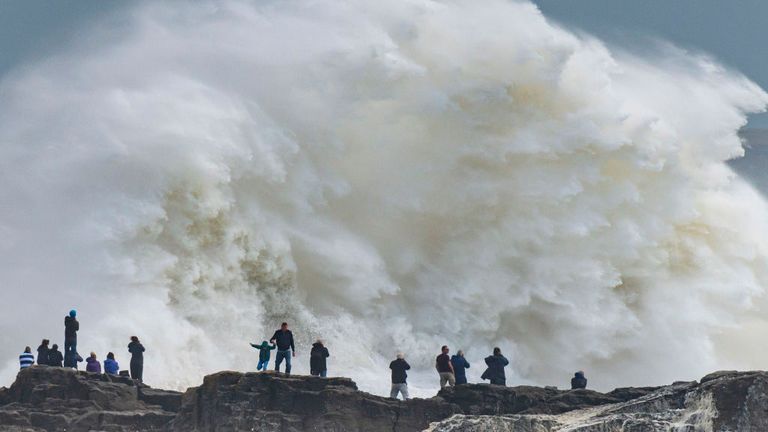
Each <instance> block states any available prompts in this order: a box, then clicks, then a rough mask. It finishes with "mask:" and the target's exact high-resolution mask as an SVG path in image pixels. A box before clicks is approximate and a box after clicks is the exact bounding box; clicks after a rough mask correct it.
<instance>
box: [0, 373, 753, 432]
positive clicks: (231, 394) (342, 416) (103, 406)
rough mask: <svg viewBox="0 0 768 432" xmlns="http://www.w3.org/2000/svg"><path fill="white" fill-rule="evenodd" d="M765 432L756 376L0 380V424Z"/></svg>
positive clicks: (58, 376)
mask: <svg viewBox="0 0 768 432" xmlns="http://www.w3.org/2000/svg"><path fill="white" fill-rule="evenodd" d="M425 429H428V430H430V431H433V432H449V431H451V432H452V431H469V432H471V431H476V432H481V431H483V432H485V431H494V432H503V431H515V432H556V431H562V432H565V431H569V432H597V431H600V432H619V431H621V432H653V431H668V430H674V431H684V432H697V431H702V432H703V431H713V432H718V431H768V374H767V373H765V372H718V373H715V374H711V375H708V376H706V377H704V378H702V380H701V382H682V383H675V384H673V385H670V386H665V387H649V388H624V389H617V390H614V391H612V392H610V393H598V392H594V391H590V390H575V391H563V390H557V389H554V388H539V387H530V386H520V387H497V386H491V385H487V384H470V385H466V386H459V387H456V388H448V389H444V390H442V391H440V393H439V394H438V395H437V396H435V397H433V398H430V399H413V400H410V401H407V402H403V401H397V400H392V399H387V398H383V397H379V396H374V395H371V394H368V393H365V392H361V391H359V390H358V389H357V386H356V385H355V383H354V382H352V381H351V380H349V379H347V378H318V377H306V376H285V375H279V374H274V373H247V374H242V373H236V372H220V373H217V374H214V375H210V376H207V377H205V379H204V381H203V384H202V385H201V386H199V387H193V388H190V389H189V390H187V391H186V392H185V393H184V394H181V393H177V392H170V391H164V390H158V389H152V388H150V387H147V386H144V385H141V384H136V383H134V382H133V381H132V380H130V379H128V378H120V377H112V376H108V375H101V374H90V373H85V372H76V371H72V370H68V369H61V368H48V367H33V368H30V369H27V370H24V371H22V372H20V373H19V375H18V377H17V379H16V382H15V383H14V384H13V385H12V386H11V387H10V388H8V389H0V431H6V432H11V431H13V432H16V431H65V430H66V431H87V430H99V431H114V432H122V431H164V432H173V431H242V430H247V431H277V432H300V431H339V432H342V431H366V432H369V431H372V432H376V431H387V432H390V431H420V430H425Z"/></svg>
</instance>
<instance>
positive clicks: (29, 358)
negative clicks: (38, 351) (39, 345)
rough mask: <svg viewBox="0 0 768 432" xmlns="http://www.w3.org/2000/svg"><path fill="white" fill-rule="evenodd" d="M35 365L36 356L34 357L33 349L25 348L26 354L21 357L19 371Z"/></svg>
mask: <svg viewBox="0 0 768 432" xmlns="http://www.w3.org/2000/svg"><path fill="white" fill-rule="evenodd" d="M33 364H35V356H34V355H32V348H30V347H26V348H24V352H23V353H21V355H20V356H19V370H22V369H26V368H28V367H30V366H32V365H33Z"/></svg>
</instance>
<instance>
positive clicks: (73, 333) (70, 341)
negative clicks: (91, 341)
mask: <svg viewBox="0 0 768 432" xmlns="http://www.w3.org/2000/svg"><path fill="white" fill-rule="evenodd" d="M79 330H80V323H79V322H78V321H77V311H76V310H74V309H72V310H71V311H69V315H67V316H66V317H64V366H66V367H71V368H75V369H77V357H78V354H77V332H78V331H79Z"/></svg>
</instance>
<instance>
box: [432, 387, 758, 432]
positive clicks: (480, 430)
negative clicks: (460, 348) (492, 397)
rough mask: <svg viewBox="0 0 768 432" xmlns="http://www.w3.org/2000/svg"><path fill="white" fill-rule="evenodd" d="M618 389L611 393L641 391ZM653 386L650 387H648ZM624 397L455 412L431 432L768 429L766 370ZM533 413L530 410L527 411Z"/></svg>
mask: <svg viewBox="0 0 768 432" xmlns="http://www.w3.org/2000/svg"><path fill="white" fill-rule="evenodd" d="M626 390H627V389H623V390H616V391H614V392H612V393H609V394H608V395H607V396H610V395H611V394H613V396H616V395H620V394H624V395H633V394H637V393H636V392H634V391H630V392H628V391H626ZM649 390H650V391H649ZM644 392H646V394H644V395H640V396H639V397H637V398H634V397H632V398H629V399H627V400H626V401H624V402H619V403H611V404H608V405H599V406H596V407H591V408H582V409H577V410H570V411H566V412H564V413H561V414H557V415H551V414H550V415H541V414H528V415H497V416H487V415H456V416H453V417H451V418H449V419H447V420H443V421H440V422H435V423H433V424H432V425H431V426H430V428H429V429H428V430H429V431H431V432H454V431H462V432H490V431H493V432H505V431H510V432H511V431H514V432H557V431H563V432H565V431H568V432H654V431H680V432H709V431H713V432H726V431H734V432H735V431H744V432H748V431H753V432H756V431H768V374H766V373H765V372H717V373H714V374H711V375H707V376H705V377H704V378H702V379H701V382H700V383H697V382H683V383H675V384H673V385H670V386H666V387H660V388H657V389H655V390H653V389H645V390H644ZM528 412H529V413H530V411H528Z"/></svg>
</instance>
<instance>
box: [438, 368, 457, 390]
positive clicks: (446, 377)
mask: <svg viewBox="0 0 768 432" xmlns="http://www.w3.org/2000/svg"><path fill="white" fill-rule="evenodd" d="M445 384H450V386H451V387H453V386H455V385H456V377H455V376H453V373H452V372H440V388H443V387H445Z"/></svg>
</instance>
